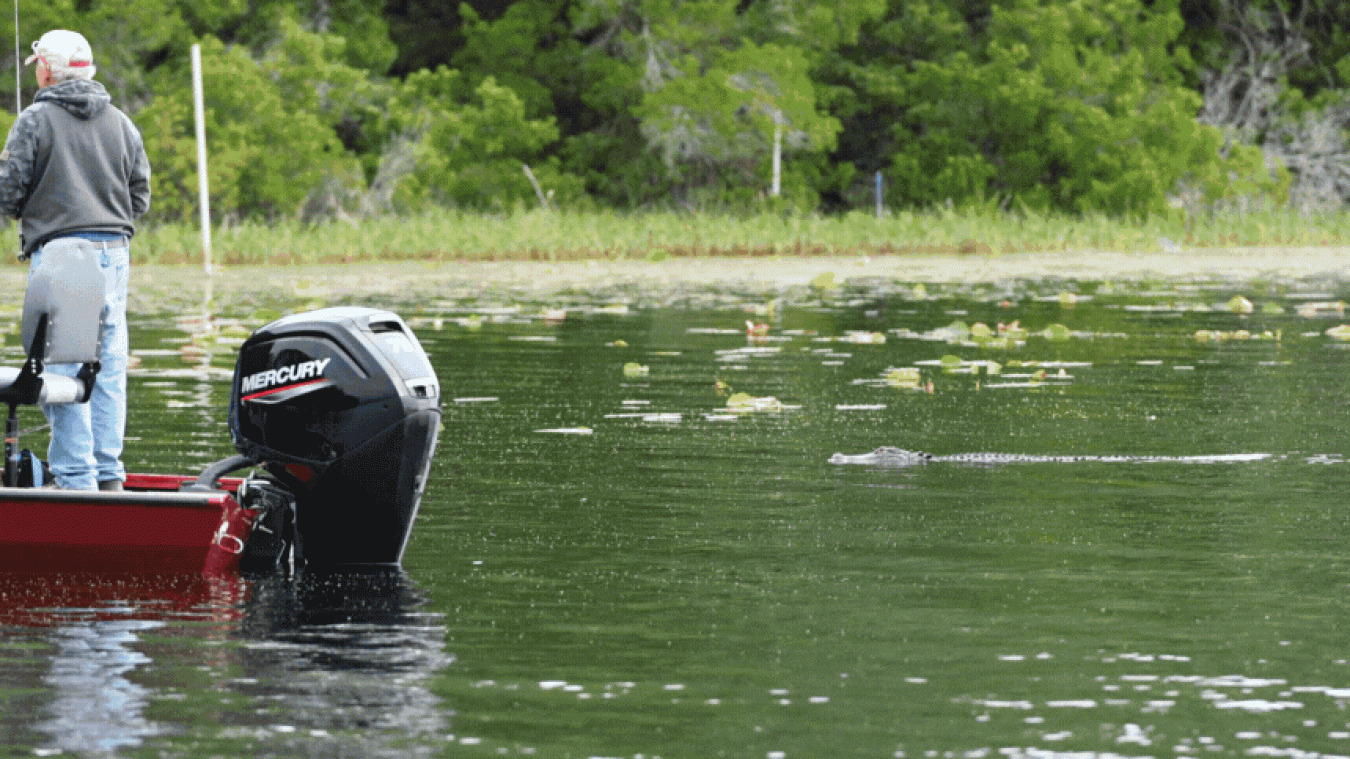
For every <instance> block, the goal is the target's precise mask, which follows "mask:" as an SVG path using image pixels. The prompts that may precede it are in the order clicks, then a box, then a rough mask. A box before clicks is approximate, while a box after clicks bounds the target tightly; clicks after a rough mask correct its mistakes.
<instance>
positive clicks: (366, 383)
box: [0, 248, 441, 574]
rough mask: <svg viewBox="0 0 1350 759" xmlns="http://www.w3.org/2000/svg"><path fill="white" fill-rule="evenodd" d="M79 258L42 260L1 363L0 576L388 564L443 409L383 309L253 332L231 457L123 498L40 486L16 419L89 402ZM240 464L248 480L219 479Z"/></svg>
mask: <svg viewBox="0 0 1350 759" xmlns="http://www.w3.org/2000/svg"><path fill="white" fill-rule="evenodd" d="M92 256H93V250H92V248H90V249H88V250H84V249H82V248H76V249H74V250H73V251H72V253H71V255H70V256H68V257H66V259H64V260H56V258H55V257H44V259H43V261H42V264H43V268H42V269H41V270H35V271H34V272H32V273H31V274H30V277H29V285H28V291H27V293H26V295H25V299H24V313H23V338H24V347H25V350H26V351H27V360H26V361H25V362H24V364H23V366H22V367H20V368H18V369H14V368H3V367H0V402H3V403H6V404H7V405H8V407H9V417H8V420H7V423H6V434H5V467H4V479H3V487H0V508H3V512H2V513H0V571H9V572H13V571H24V572H34V571H36V572H77V571H98V572H109V571H145V572H204V573H206V574H217V573H223V572H232V571H236V570H239V569H244V570H258V571H269V570H272V569H273V568H276V567H291V568H296V567H313V568H325V569H327V568H338V567H345V566H381V565H383V566H397V565H398V564H399V563H400V562H401V560H402V556H403V550H404V547H405V546H406V544H407V540H408V536H409V534H410V532H411V529H412V524H413V521H414V518H415V517H416V515H417V509H418V506H419V504H420V502H421V499H422V494H423V492H424V490H425V488H426V484H427V477H428V474H429V471H430V466H431V460H432V455H433V453H434V452H435V448H436V440H437V435H438V432H439V429H440V418H441V409H440V387H439V382H438V381H437V379H436V375H435V373H434V371H433V370H432V368H431V363H430V361H429V360H428V359H427V356H426V353H425V351H424V350H423V349H422V346H421V344H420V343H419V342H418V341H417V338H416V336H414V335H413V333H412V330H411V329H410V328H409V327H408V325H407V324H406V323H404V321H403V320H402V319H401V318H400V317H399V316H398V315H396V314H394V313H391V312H389V311H383V310H378V309H370V308H358V307H342V308H326V309H320V310H317V311H310V312H306V313H301V314H295V315H292V316H288V317H284V318H282V319H279V320H277V321H275V322H272V323H271V324H268V325H266V326H264V327H262V328H260V329H259V330H257V331H256V332H254V333H253V335H252V336H250V337H249V338H248V339H247V340H246V341H245V342H244V344H243V345H242V346H241V347H240V349H239V358H238V361H237V363H236V367H235V375H234V381H233V386H232V390H231V394H230V408H229V427H230V436H231V438H232V440H233V442H234V445H235V448H236V450H237V451H238V454H237V455H235V456H232V457H230V458H227V459H224V460H222V461H219V462H216V463H214V464H212V465H210V466H208V467H207V468H206V469H205V470H204V471H203V472H201V473H200V474H198V475H177V474H130V475H128V478H127V481H126V483H125V489H124V490H123V491H121V492H85V491H71V490H59V489H55V488H52V487H43V486H42V485H43V480H44V479H46V478H45V477H44V474H43V468H42V465H41V462H39V461H37V460H36V459H35V458H34V457H33V456H32V455H31V454H29V453H28V452H27V451H20V450H19V446H18V429H19V426H18V408H19V407H20V406H24V405H33V404H38V403H83V402H87V401H88V398H89V393H90V391H91V389H92V386H93V379H94V377H95V376H96V373H97V371H98V332H99V328H100V326H101V324H100V315H99V311H100V309H101V306H102V291H103V284H102V281H101V278H102V274H101V273H100V272H99V269H98V267H97V266H95V265H93V263H92ZM91 303H92V304H93V305H92V306H90V305H89V304H91ZM57 363H60V364H80V365H82V367H83V368H82V370H81V371H80V372H79V374H78V375H77V376H75V377H65V376H57V375H54V374H49V373H45V372H44V371H43V367H44V365H45V364H57ZM246 468H252V470H253V471H252V472H251V473H250V474H249V475H248V476H246V477H227V476H225V475H227V474H229V473H231V472H235V471H237V470H243V469H246Z"/></svg>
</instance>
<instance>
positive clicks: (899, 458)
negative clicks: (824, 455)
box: [830, 445, 933, 466]
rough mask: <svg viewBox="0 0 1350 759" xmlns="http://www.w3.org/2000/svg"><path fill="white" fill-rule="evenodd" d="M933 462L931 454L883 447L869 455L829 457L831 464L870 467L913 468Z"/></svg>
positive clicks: (836, 455) (840, 454) (837, 455)
mask: <svg viewBox="0 0 1350 759" xmlns="http://www.w3.org/2000/svg"><path fill="white" fill-rule="evenodd" d="M932 460H933V454H931V453H925V452H923V451H910V450H906V449H904V448H895V447H892V446H889V445H883V446H881V447H880V448H878V449H876V450H875V451H872V452H871V453H857V454H852V455H850V454H847V453H836V454H834V455H833V456H831V457H830V463H831V464H868V465H871V466H915V465H916V464H927V463H928V462H930V461H932Z"/></svg>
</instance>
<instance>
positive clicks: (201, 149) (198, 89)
mask: <svg viewBox="0 0 1350 759" xmlns="http://www.w3.org/2000/svg"><path fill="white" fill-rule="evenodd" d="M192 110H193V111H194V112H195V114H196V120H197V204H198V205H199V206H200V207H201V213H202V270H203V271H205V272H206V276H208V277H209V276H211V195H210V193H209V192H208V189H207V183H206V106H205V105H204V104H203V99H202V46H201V45H193V46H192Z"/></svg>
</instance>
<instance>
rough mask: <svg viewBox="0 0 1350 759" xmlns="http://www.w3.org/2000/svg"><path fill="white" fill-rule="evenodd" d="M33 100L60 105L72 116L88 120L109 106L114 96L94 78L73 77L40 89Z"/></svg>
mask: <svg viewBox="0 0 1350 759" xmlns="http://www.w3.org/2000/svg"><path fill="white" fill-rule="evenodd" d="M33 102H34V103H52V104H54V105H59V106H61V107H62V108H64V109H65V110H67V111H69V112H70V114H71V115H72V116H74V117H76V118H79V119H84V120H86V121H87V120H89V119H91V118H93V117H94V116H97V115H98V114H99V113H100V112H101V111H102V110H103V109H104V108H107V107H108V104H109V103H111V102H112V96H111V95H109V94H108V90H107V89H106V88H104V86H103V85H102V84H100V83H99V82H96V81H94V80H92V79H71V80H68V81H65V82H61V83H60V84H53V85H51V86H50V87H43V88H42V89H40V90H38V93H37V97H35V98H33Z"/></svg>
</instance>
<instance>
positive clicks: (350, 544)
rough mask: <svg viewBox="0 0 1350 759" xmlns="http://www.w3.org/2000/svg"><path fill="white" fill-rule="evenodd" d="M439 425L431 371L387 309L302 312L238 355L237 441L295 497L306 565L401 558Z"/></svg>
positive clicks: (261, 333)
mask: <svg viewBox="0 0 1350 759" xmlns="http://www.w3.org/2000/svg"><path fill="white" fill-rule="evenodd" d="M440 420H441V404H440V383H439V382H438V381H437V379H436V375H435V372H434V371H433V370H432V368H431V362H430V361H428V360H427V355H426V353H425V351H423V350H422V346H421V344H420V343H419V342H418V341H417V338H416V337H415V336H414V335H413V333H412V330H411V329H409V328H408V325H407V324H405V323H404V321H403V320H402V319H401V318H399V316H398V315H397V314H394V313H391V312H389V311H382V310H377V309H370V308H356V307H344V308H325V309H320V310H318V311H310V312H306V313H301V314H295V315H293V316H288V317H285V318H282V319H279V320H277V321H275V322H272V323H271V324H268V325H267V326H265V327H262V328H261V329H259V330H258V331H257V332H254V333H253V335H252V336H250V337H249V338H248V340H246V341H245V342H244V344H243V346H241V347H240V349H239V361H238V364H237V366H236V368H235V377H234V386H233V390H232V392H231V397H230V436H231V438H232V439H233V440H234V445H235V448H237V449H238V450H239V452H240V454H242V455H243V456H244V457H247V458H248V459H250V460H252V461H253V462H257V463H260V464H263V465H264V466H265V468H266V469H267V471H268V472H269V473H270V474H271V475H272V477H274V478H275V479H276V480H277V481H278V482H279V483H280V484H281V485H283V486H285V487H286V488H287V489H289V490H290V491H291V492H292V493H293V494H294V496H295V505H294V509H295V514H294V530H295V533H296V536H295V537H296V539H297V542H298V544H299V545H302V546H303V552H304V555H303V561H304V563H305V564H306V565H308V566H341V565H352V564H385V565H396V564H398V563H399V562H400V561H401V559H402V557H403V549H404V546H405V545H406V544H407V540H408V535H409V532H410V531H411V528H412V523H413V519H414V517H416V515H417V509H418V505H419V504H420V502H421V500H422V493H423V491H424V490H425V488H426V484H427V477H428V474H429V471H430V467H431V458H432V454H433V453H434V452H435V449H436V438H437V434H438V433H439V431H440Z"/></svg>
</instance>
